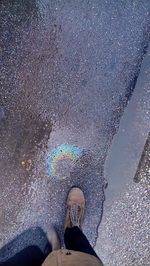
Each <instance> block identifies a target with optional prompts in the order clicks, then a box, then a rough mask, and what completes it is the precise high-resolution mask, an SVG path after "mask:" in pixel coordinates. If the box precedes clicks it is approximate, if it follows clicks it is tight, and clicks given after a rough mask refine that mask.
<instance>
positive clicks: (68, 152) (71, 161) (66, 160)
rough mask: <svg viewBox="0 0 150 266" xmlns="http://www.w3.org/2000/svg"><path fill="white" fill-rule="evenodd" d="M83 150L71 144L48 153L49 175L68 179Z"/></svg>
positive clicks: (62, 145)
mask: <svg viewBox="0 0 150 266" xmlns="http://www.w3.org/2000/svg"><path fill="white" fill-rule="evenodd" d="M81 155H82V150H81V149H80V148H79V147H77V146H75V145H70V144H61V145H59V146H57V148H55V149H53V150H52V151H51V152H49V153H48V156H47V167H48V175H49V176H51V177H54V178H57V179H66V178H67V177H69V176H70V172H71V171H72V169H73V167H74V166H75V164H76V162H77V160H78V159H79V158H80V157H81Z"/></svg>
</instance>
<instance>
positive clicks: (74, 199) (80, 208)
mask: <svg viewBox="0 0 150 266" xmlns="http://www.w3.org/2000/svg"><path fill="white" fill-rule="evenodd" d="M84 208H85V198H84V194H83V192H82V190H81V189H80V188H77V187H74V188H72V189H71V190H70V192H69V195H68V198H67V211H66V217H65V224H64V229H66V228H71V227H73V226H78V227H79V228H80V229H81V227H82V223H83V217H84Z"/></svg>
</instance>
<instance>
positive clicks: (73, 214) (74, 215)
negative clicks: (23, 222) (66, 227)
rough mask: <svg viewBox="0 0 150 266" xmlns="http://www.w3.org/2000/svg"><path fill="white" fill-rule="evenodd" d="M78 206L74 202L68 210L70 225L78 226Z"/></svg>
mask: <svg viewBox="0 0 150 266" xmlns="http://www.w3.org/2000/svg"><path fill="white" fill-rule="evenodd" d="M80 211H81V209H80V206H79V205H77V204H76V203H74V204H73V205H72V206H71V208H70V210H69V214H70V220H71V223H72V226H78V227H80Z"/></svg>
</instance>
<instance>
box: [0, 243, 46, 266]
mask: <svg viewBox="0 0 150 266" xmlns="http://www.w3.org/2000/svg"><path fill="white" fill-rule="evenodd" d="M46 256H47V255H45V254H43V252H42V251H41V250H40V248H39V247H37V246H30V247H27V248H25V249H23V250H22V251H20V252H19V253H18V254H16V255H15V256H14V257H12V258H10V259H9V260H8V261H6V262H2V263H0V266H20V265H21V266H41V265H42V263H43V262H44V260H45V258H46Z"/></svg>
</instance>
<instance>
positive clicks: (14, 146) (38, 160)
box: [0, 0, 150, 255]
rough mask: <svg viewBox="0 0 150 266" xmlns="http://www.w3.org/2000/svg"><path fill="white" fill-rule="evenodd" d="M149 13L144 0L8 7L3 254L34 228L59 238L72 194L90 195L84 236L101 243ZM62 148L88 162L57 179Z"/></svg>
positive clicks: (0, 213) (2, 124) (1, 162)
mask: <svg viewBox="0 0 150 266" xmlns="http://www.w3.org/2000/svg"><path fill="white" fill-rule="evenodd" d="M149 11H150V2H149V1H146V0H145V1H142V2H141V1H133V2H132V1H129V0H128V1H126V2H123V1H82V2H79V1H58V2H56V1H48V0H45V1H44V0H43V1H33V0H32V1H17V0H15V1H10V0H9V1H7V2H6V1H1V3H0V25H1V28H0V35H1V40H0V43H1V75H0V170H1V171H0V183H1V186H0V240H1V242H0V245H1V247H2V246H4V245H5V244H7V243H8V242H9V241H11V240H12V239H14V238H15V237H16V236H18V235H19V234H20V233H22V232H24V230H27V229H28V228H30V227H33V226H34V227H35V226H39V227H41V228H42V229H43V230H44V231H45V232H47V231H49V230H50V228H51V226H55V227H56V228H57V230H58V231H59V232H60V235H61V239H62V235H63V233H62V232H63V219H64V213H65V200H66V196H67V193H68V190H69V188H70V187H71V186H74V185H77V186H80V187H81V188H82V189H83V191H84V193H85V197H86V213H85V221H84V227H83V229H84V232H85V233H86V235H87V236H88V238H89V239H90V241H91V243H92V244H95V241H96V238H97V228H98V225H99V223H100V221H101V217H102V213H103V202H104V198H105V196H104V194H105V189H104V188H105V186H106V183H107V180H106V179H105V177H104V163H105V159H106V156H107V153H108V150H109V147H110V145H111V142H112V139H113V137H114V135H115V133H116V132H117V130H118V127H119V122H120V118H121V116H122V114H123V111H124V109H125V107H126V105H127V103H128V101H129V99H130V97H131V95H132V92H133V90H134V88H135V84H136V80H137V77H138V75H139V71H140V67H141V63H142V60H143V55H144V54H145V53H146V49H147V45H148V42H149V23H150V17H149ZM64 143H67V144H70V145H76V146H77V147H79V148H81V149H82V150H83V155H82V157H81V158H80V159H79V160H78V161H77V162H76V164H75V165H74V168H73V169H71V171H70V175H69V176H68V178H66V179H65V180H58V179H55V178H52V177H51V176H49V175H48V174H47V169H46V168H47V164H46V158H47V154H48V153H49V152H50V151H51V150H53V149H54V148H56V147H57V146H58V145H60V144H64ZM26 165H27V167H26ZM28 241H29V242H30V241H32V234H30V239H28ZM37 242H38V241H37ZM39 242H40V241H39ZM62 242H63V241H62ZM24 245H25V243H24V241H22V244H21V245H19V247H16V249H17V250H18V249H20V248H21V246H24ZM39 245H40V244H39ZM14 250H15V249H14ZM14 250H13V249H12V250H11V252H12V253H14ZM15 251H16V250H15ZM12 253H11V254H12ZM9 255H10V254H9Z"/></svg>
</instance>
